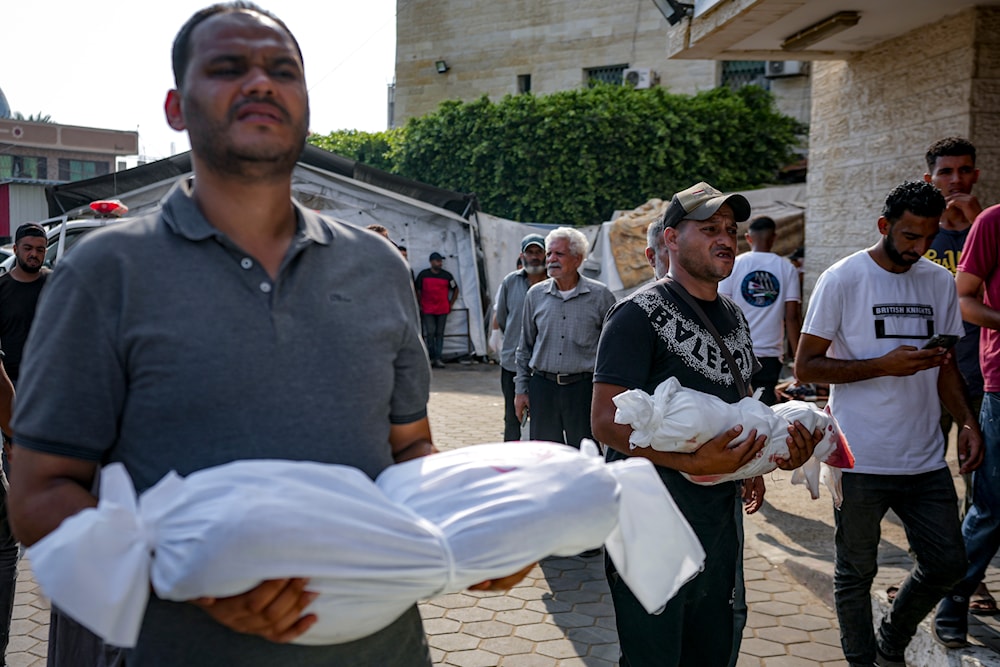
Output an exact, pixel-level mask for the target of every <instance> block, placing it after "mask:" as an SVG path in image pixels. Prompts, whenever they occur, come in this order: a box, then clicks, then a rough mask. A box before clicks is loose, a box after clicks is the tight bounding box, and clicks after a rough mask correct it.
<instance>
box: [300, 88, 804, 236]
mask: <svg viewBox="0 0 1000 667" xmlns="http://www.w3.org/2000/svg"><path fill="white" fill-rule="evenodd" d="M804 131H805V127H804V126H802V124H801V123H799V122H798V121H796V120H794V119H793V118H790V117H788V116H784V115H782V114H780V113H779V112H778V111H777V110H776V109H775V107H774V103H773V98H772V97H771V95H770V93H768V92H767V91H765V90H763V89H761V88H759V87H754V86H750V87H744V88H740V89H738V90H736V91H732V90H730V89H728V88H716V89H714V90H710V91H705V92H702V93H698V94H697V95H693V96H689V95H679V94H673V93H669V92H668V91H667V90H665V89H663V88H651V89H647V90H635V89H633V88H631V87H627V86H612V85H598V86H595V87H593V88H588V89H581V90H570V91H563V92H559V93H554V94H551V95H546V96H535V95H531V94H525V95H517V96H507V97H505V98H503V99H502V100H500V101H498V102H491V101H490V100H489V99H488V98H487V97H486V96H483V97H482V98H480V99H478V100H475V101H472V102H468V103H463V102H459V101H456V100H452V101H447V102H443V103H442V104H441V105H440V107H439V108H438V110H437V111H435V112H433V113H430V114H427V115H426V116H423V117H420V118H414V119H411V120H410V122H409V123H408V124H407V125H406V128H405V133H401V134H392V135H390V137H391V138H386V139H385V140H384V143H379V142H378V141H376V140H375V139H373V140H372V141H371V143H370V144H369V143H366V141H365V140H364V139H363V138H362V137H360V135H363V134H364V133H356V135H357V136H356V135H354V134H351V133H347V136H346V137H344V139H343V140H342V141H341V143H340V144H338V145H337V147H334V144H333V143H332V142H331V145H330V150H333V151H334V152H338V153H341V154H345V155H348V156H350V157H355V159H359V160H361V161H364V162H368V163H369V164H374V165H375V166H380V167H381V168H383V169H387V170H389V171H393V172H395V173H398V174H401V175H403V176H407V177H409V178H413V179H417V180H420V181H424V182H426V183H431V184H433V185H437V186H439V187H443V188H449V189H453V190H458V191H462V192H475V193H477V196H478V198H479V201H480V204H481V205H482V208H483V210H485V211H488V212H490V213H493V214H495V215H500V216H504V217H507V218H511V219H514V220H524V221H540V222H554V223H560V224H569V225H584V224H593V223H598V222H601V221H603V220H606V219H608V218H609V217H610V214H611V212H612V211H614V210H615V209H631V208H633V207H635V206H637V205H638V204H641V203H643V202H645V201H646V200H648V199H650V198H653V197H663V198H665V197H669V196H670V195H671V193H673V192H675V191H677V190H680V189H683V188H685V187H687V186H689V185H691V184H692V183H696V182H698V181H701V180H705V181H708V182H710V183H712V184H713V185H715V186H716V187H718V188H720V189H723V190H735V189H746V188H752V187H756V186H760V185H763V184H767V183H773V182H774V181H775V180H776V177H777V173H778V170H779V169H780V168H781V167H782V166H784V165H787V164H788V163H789V162H791V161H793V159H794V157H795V156H794V148H795V147H796V145H797V144H798V137H799V136H801V135H802V134H803V133H804ZM335 134H337V133H335ZM379 134H380V135H381V134H385V133H379ZM331 136H332V135H331ZM375 136H377V135H375ZM352 141H355V142H357V145H358V148H352V144H351V142H352ZM314 143H315V141H314ZM324 147H325V146H324ZM350 150H353V151H354V152H345V151H350ZM367 150H370V151H371V152H372V153H375V154H377V155H378V156H379V157H380V158H383V159H384V161H383V162H379V163H375V162H372V161H369V160H367V159H365V157H364V156H363V155H364V154H365V153H364V152H365V151H367Z"/></svg>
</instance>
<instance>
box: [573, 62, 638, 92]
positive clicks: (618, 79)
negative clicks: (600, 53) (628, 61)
mask: <svg viewBox="0 0 1000 667" xmlns="http://www.w3.org/2000/svg"><path fill="white" fill-rule="evenodd" d="M627 67H628V65H611V66H610V67H590V68H588V69H585V70H583V79H584V81H586V82H587V86H588V87H590V88H592V87H593V86H594V84H597V83H610V84H612V85H614V86H620V85H622V75H623V74H624V73H625V69H626V68H627Z"/></svg>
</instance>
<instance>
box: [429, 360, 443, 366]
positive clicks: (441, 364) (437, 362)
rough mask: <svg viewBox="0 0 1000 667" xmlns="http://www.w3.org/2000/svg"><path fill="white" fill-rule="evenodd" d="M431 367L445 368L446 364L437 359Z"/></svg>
mask: <svg viewBox="0 0 1000 667" xmlns="http://www.w3.org/2000/svg"><path fill="white" fill-rule="evenodd" d="M431 366H433V367H434V368H444V362H443V361H441V360H440V359H435V360H434V361H432V362H431Z"/></svg>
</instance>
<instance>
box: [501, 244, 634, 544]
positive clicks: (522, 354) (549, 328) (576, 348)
mask: <svg viewBox="0 0 1000 667" xmlns="http://www.w3.org/2000/svg"><path fill="white" fill-rule="evenodd" d="M588 246H589V243H588V242H587V237H586V236H584V235H583V232H581V231H580V230H578V229H573V228H572V227H559V228H557V229H553V230H552V231H551V232H549V234H548V236H546V237H545V269H546V272H547V273H548V275H549V277H548V278H547V279H546V280H543V281H541V282H539V283H538V284H537V285H535V286H533V287H532V288H531V289H529V290H528V292H527V294H526V295H525V297H524V314H523V316H522V320H521V338H520V342H519V343H518V346H517V353H516V355H515V357H516V360H517V376H516V377H515V378H514V391H515V395H514V410H515V414H516V415H517V419H518V421H520V420H521V418H522V417H524V413H525V411H526V410H529V411H530V415H531V428H530V433H531V439H532V440H548V441H550V442H561V443H565V444H567V445H570V446H571V447H576V448H578V449H579V447H580V441H581V440H583V439H584V438H590V437H593V436H592V435H591V431H590V398H591V395H592V388H593V377H594V359H595V357H596V355H597V340H598V338H599V337H600V335H601V327H602V326H604V316H605V315H606V314H607V312H608V309H609V308H611V306H613V305H614V303H615V297H614V295H613V294H611V291H610V290H609V289H608V288H607V287H606V286H605V285H604V283H602V282H598V281H596V280H592V279H591V278H588V277H586V276H584V275H583V274H581V273H580V266H581V265H582V264H583V260H585V259H586V258H587V249H588ZM596 554H597V550H594V551H592V552H584V555H596Z"/></svg>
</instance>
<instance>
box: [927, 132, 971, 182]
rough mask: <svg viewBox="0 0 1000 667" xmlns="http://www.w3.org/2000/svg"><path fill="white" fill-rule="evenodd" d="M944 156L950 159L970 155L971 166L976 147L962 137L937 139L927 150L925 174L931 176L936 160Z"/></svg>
mask: <svg viewBox="0 0 1000 667" xmlns="http://www.w3.org/2000/svg"><path fill="white" fill-rule="evenodd" d="M945 155H948V156H952V157H959V156H962V155H971V156H972V164H976V147H975V146H973V145H972V142H971V141H969V140H968V139H963V138H962V137H945V138H944V139H938V140H937V141H935V142H934V143H933V144H931V147H930V148H928V149H927V155H926V159H927V173H929V174H933V173H934V165H935V164H937V159H938V158H939V157H943V156H945Z"/></svg>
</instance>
